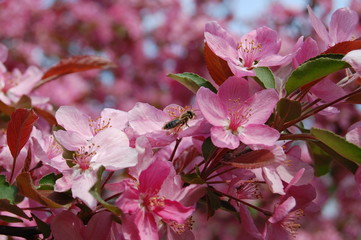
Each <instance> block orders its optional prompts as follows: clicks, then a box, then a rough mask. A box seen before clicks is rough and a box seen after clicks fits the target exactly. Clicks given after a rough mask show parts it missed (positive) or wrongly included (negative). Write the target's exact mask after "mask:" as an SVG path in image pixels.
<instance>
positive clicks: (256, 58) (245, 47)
mask: <svg viewBox="0 0 361 240" xmlns="http://www.w3.org/2000/svg"><path fill="white" fill-rule="evenodd" d="M204 36H205V40H206V43H207V45H208V46H209V47H210V49H211V50H212V51H213V52H214V53H215V54H216V55H217V56H219V57H220V58H222V59H223V60H225V61H227V63H228V66H229V68H230V69H231V71H232V72H233V74H234V75H236V76H254V75H255V73H254V72H253V70H252V69H253V68H255V67H261V66H279V65H282V64H284V63H286V62H287V61H289V60H290V57H291V56H293V54H290V55H287V56H280V55H278V52H279V50H280V47H281V41H280V39H279V38H278V36H277V32H276V31H274V30H272V29H270V28H268V27H260V28H257V29H256V30H254V31H252V32H250V33H248V34H245V35H244V36H243V37H242V38H241V39H240V41H239V42H237V41H235V40H234V39H233V37H232V36H231V35H230V34H229V33H228V32H227V31H226V30H225V29H223V28H222V27H221V26H220V25H219V24H218V23H217V22H210V23H207V24H206V27H205V33H204Z"/></svg>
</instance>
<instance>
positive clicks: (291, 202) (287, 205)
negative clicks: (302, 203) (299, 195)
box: [268, 197, 296, 223]
mask: <svg viewBox="0 0 361 240" xmlns="http://www.w3.org/2000/svg"><path fill="white" fill-rule="evenodd" d="M295 206H296V199H295V198H294V197H289V198H287V200H286V201H284V202H283V203H281V204H280V205H278V206H277V208H276V209H275V211H274V213H273V215H272V217H270V218H269V219H268V221H269V222H270V223H277V222H280V221H282V220H283V219H284V218H285V217H286V216H287V215H288V214H289V212H290V211H291V210H292V209H293V208H294V207H295Z"/></svg>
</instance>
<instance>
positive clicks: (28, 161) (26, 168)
mask: <svg viewBox="0 0 361 240" xmlns="http://www.w3.org/2000/svg"><path fill="white" fill-rule="evenodd" d="M30 164H31V147H29V149H28V154H27V155H26V158H25V161H24V167H23V170H22V172H27V171H29V168H30Z"/></svg>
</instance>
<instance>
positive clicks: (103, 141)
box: [90, 128, 138, 171]
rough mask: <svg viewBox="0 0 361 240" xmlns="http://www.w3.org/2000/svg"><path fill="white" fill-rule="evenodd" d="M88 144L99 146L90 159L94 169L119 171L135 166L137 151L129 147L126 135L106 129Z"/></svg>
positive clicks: (115, 130)
mask: <svg viewBox="0 0 361 240" xmlns="http://www.w3.org/2000/svg"><path fill="white" fill-rule="evenodd" d="M90 144H94V146H99V148H98V149H96V154H95V155H94V156H93V158H92V162H95V164H94V165H92V166H93V167H94V168H95V169H97V168H98V167H100V166H101V165H103V166H104V167H105V168H106V169H108V170H112V171H115V170H119V169H123V168H127V167H132V166H135V165H136V164H137V161H138V158H137V151H136V150H135V149H134V148H131V147H129V140H128V137H127V135H126V134H125V133H124V132H123V131H121V130H118V129H115V128H107V129H104V130H102V131H100V132H99V133H98V134H97V135H95V137H94V138H93V139H92V141H91V142H90Z"/></svg>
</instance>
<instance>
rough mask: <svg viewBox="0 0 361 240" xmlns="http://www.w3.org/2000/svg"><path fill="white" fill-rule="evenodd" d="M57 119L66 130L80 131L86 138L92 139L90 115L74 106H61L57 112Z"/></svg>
mask: <svg viewBox="0 0 361 240" xmlns="http://www.w3.org/2000/svg"><path fill="white" fill-rule="evenodd" d="M55 118H56V121H57V122H58V124H59V125H61V126H63V127H64V128H65V130H70V131H74V132H78V133H79V134H81V135H82V136H84V138H86V139H90V138H92V137H93V133H92V132H91V129H90V127H89V121H90V117H89V116H88V115H87V114H85V113H82V112H80V111H79V110H78V109H76V108H75V107H72V106H61V107H60V108H59V109H58V111H56V113H55Z"/></svg>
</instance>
